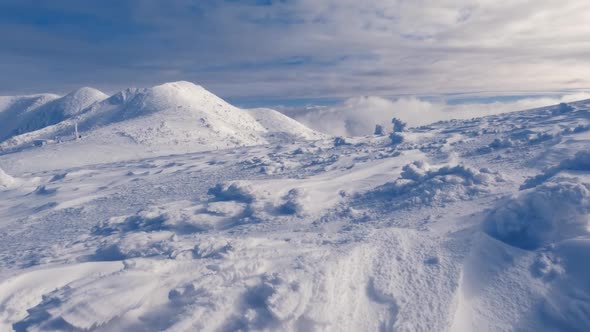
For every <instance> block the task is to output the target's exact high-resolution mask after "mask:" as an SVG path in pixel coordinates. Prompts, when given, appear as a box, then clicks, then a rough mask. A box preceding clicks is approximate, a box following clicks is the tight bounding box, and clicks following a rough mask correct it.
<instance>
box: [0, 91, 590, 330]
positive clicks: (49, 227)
mask: <svg viewBox="0 0 590 332" xmlns="http://www.w3.org/2000/svg"><path fill="white" fill-rule="evenodd" d="M74 95H80V96H86V97H80V100H81V102H80V103H79V104H76V103H75V102H73V101H70V102H68V105H75V104H76V105H79V106H77V107H73V106H72V107H71V108H69V110H72V112H71V113H68V115H67V116H66V117H65V119H64V120H63V121H60V122H58V123H55V124H50V125H48V126H45V127H43V128H41V129H39V130H35V131H32V132H29V133H25V134H22V135H17V136H10V138H8V139H7V140H5V141H4V142H3V143H2V144H3V145H2V146H3V148H5V150H4V151H2V152H0V166H1V168H2V169H3V170H5V171H6V172H3V171H0V330H1V331H13V330H14V331H48V330H49V331H54V330H58V331H62V330H66V331H68V330H74V331H75V330H93V331H235V330H256V331H276V330H280V331H375V330H380V331H473V330H481V331H514V330H516V331H570V330H572V331H585V330H588V329H590V318H589V316H588V312H590V283H589V282H588V280H590V269H588V268H587V266H586V265H587V264H586V262H587V261H588V259H590V234H589V222H590V220H589V216H590V173H589V172H590V169H589V168H588V167H587V161H588V142H590V131H588V130H585V129H584V128H587V127H588V126H589V125H590V114H589V111H588V109H589V107H590V102H589V101H582V102H577V103H571V104H568V105H566V106H563V105H556V106H548V107H545V108H540V109H535V110H527V111H523V112H516V113H510V114H502V115H494V116H489V117H485V118H475V119H469V120H453V121H446V122H438V123H434V124H431V125H428V126H423V127H419V128H407V129H406V130H405V131H404V132H403V141H400V142H398V143H397V144H391V140H390V139H389V138H388V137H387V136H365V137H347V138H346V139H345V141H344V142H345V143H346V144H337V145H335V144H334V138H333V137H330V136H328V135H324V134H320V133H317V132H314V131H311V130H310V129H308V128H306V127H304V126H302V125H300V124H298V123H297V122H295V121H294V120H291V119H288V118H286V117H284V116H283V115H280V114H278V113H276V112H274V111H272V110H265V109H264V110H242V109H239V108H236V107H233V106H231V105H229V104H227V103H226V102H224V101H223V100H221V99H219V98H218V97H216V96H214V95H213V94H211V93H210V92H208V91H207V90H205V89H204V88H202V87H200V86H197V85H194V84H192V83H188V82H175V83H168V84H164V85H160V86H157V87H153V88H148V89H128V90H124V91H121V92H119V93H116V94H114V95H113V96H111V97H105V96H102V95H101V94H100V93H97V92H96V91H94V90H91V89H82V90H81V91H79V92H78V93H74ZM19 98H25V99H23V100H26V101H27V103H31V102H32V103H35V102H39V103H42V104H47V103H48V102H50V101H45V102H40V101H39V100H38V99H36V98H38V96H37V97H18V98H16V97H15V98H8V99H6V98H5V99H2V105H8V106H2V107H4V108H3V109H5V110H7V111H8V112H12V111H10V110H9V108H11V107H12V108H11V109H12V110H14V109H16V108H14V107H16V106H10V105H16V104H14V102H13V101H14V100H17V99H19ZM19 100H20V99H19ZM52 100H64V99H63V98H58V97H55V98H53V99H52ZM23 103H24V102H23ZM89 103H90V104H89ZM28 105H29V104H28ZM27 107H29V106H27ZM36 107H39V105H37V106H34V107H33V108H30V107H29V108H26V107H25V108H21V111H22V112H26V109H29V110H33V109H36ZM51 109H54V108H51ZM46 110H50V109H49V108H46ZM3 112H5V111H2V113H3ZM19 112H20V111H19ZM2 113H0V114H2ZM64 114H65V113H64ZM0 116H2V115H0ZM201 119H204V120H201ZM74 123H78V125H79V128H80V129H81V134H82V138H81V139H73V138H72V137H71V133H72V125H73V124H74ZM162 123H164V124H162ZM150 128H151V129H150ZM576 128H581V129H576ZM0 134H6V132H0ZM6 135H8V134H6ZM56 136H62V137H64V138H63V139H61V141H60V140H59V139H56V138H55V137H56ZM66 136H68V137H69V138H68V139H66V138H65V137H66ZM34 140H46V141H47V143H46V144H45V145H42V146H31V144H29V143H32V142H33V141H34ZM8 174H9V175H8Z"/></svg>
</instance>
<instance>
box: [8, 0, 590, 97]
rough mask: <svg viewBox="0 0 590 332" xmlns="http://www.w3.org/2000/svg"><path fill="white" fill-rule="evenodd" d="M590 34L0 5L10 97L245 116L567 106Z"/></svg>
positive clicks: (20, 0)
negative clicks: (201, 100) (134, 91)
mask: <svg viewBox="0 0 590 332" xmlns="http://www.w3.org/2000/svg"><path fill="white" fill-rule="evenodd" d="M588 22H590V2H588V1H586V0H563V1H559V2H558V1H554V0H534V1H533V0H513V1H497V0H494V1H492V0H477V1H475V0H436V1H435V0H431V1H429V0H412V1H410V0H387V1H385V0H373V1H358V0H323V1H322V0H279V1H273V0H243V1H240V0H176V1H156V0H101V1H98V0H97V1H91V0H88V1H79V0H52V1H32V0H0V45H1V47H0V73H2V75H0V95H7V94H23V93H32V92H42V91H43V92H46V91H47V92H57V93H64V92H67V91H70V90H73V89H75V88H77V87H79V86H93V87H96V88H99V89H101V90H103V91H105V92H114V91H116V90H118V89H121V88H125V87H129V86H136V87H145V86H152V85H155V84H158V83H162V82H167V81H175V80H189V81H192V82H195V83H198V84H201V85H203V86H205V87H206V88H208V89H209V90H211V91H213V92H215V93H216V94H219V95H220V96H222V97H224V98H227V99H229V100H230V101H232V102H235V103H238V104H244V105H280V104H284V105H287V106H288V105H295V104H299V105H300V104H313V103H318V104H327V103H335V102H337V101H339V100H344V99H347V98H350V97H354V96H363V95H368V96H382V97H395V96H427V97H429V98H438V97H440V96H442V97H443V98H444V97H445V96H451V99H452V98H455V99H457V96H459V97H461V96H465V97H466V98H476V99H477V98H488V99H489V98H492V99H494V98H496V97H498V96H507V95H508V96H510V95H555V94H567V93H571V92H575V91H580V90H586V89H587V88H588V87H589V86H590V62H588V60H587V59H589V58H590V42H589V41H588V38H587V36H590V24H588ZM459 99H460V98H459Z"/></svg>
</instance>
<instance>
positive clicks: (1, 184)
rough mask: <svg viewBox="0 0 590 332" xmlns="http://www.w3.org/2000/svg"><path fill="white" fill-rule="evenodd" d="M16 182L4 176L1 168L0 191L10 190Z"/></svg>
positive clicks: (6, 175) (8, 176)
mask: <svg viewBox="0 0 590 332" xmlns="http://www.w3.org/2000/svg"><path fill="white" fill-rule="evenodd" d="M16 182H17V180H16V179H15V178H13V177H12V176H10V175H8V174H6V173H5V172H4V170H2V168H0V189H8V188H12V187H13V186H14V185H15V184H16Z"/></svg>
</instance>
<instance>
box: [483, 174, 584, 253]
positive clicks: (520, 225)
mask: <svg viewBox="0 0 590 332" xmlns="http://www.w3.org/2000/svg"><path fill="white" fill-rule="evenodd" d="M589 225H590V185H589V184H586V183H578V182H575V181H568V180H564V179H561V181H560V182H558V183H547V184H544V185H541V186H538V187H536V188H534V189H531V190H529V191H526V192H523V193H522V194H521V195H519V196H516V197H511V198H510V199H509V200H507V201H503V202H501V203H500V204H499V205H498V206H496V208H494V209H493V210H492V211H491V212H490V213H489V214H488V216H487V217H486V219H485V221H484V230H485V231H486V233H488V234H489V235H490V236H492V237H494V238H496V239H498V240H500V241H503V242H505V243H508V244H510V245H512V246H515V247H519V248H523V249H535V248H539V247H542V246H545V245H548V244H551V243H555V242H559V241H562V240H566V239H570V238H574V237H577V236H580V235H588V226H589Z"/></svg>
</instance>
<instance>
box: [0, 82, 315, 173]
mask: <svg viewBox="0 0 590 332" xmlns="http://www.w3.org/2000/svg"><path fill="white" fill-rule="evenodd" d="M87 92H88V91H87ZM80 94H81V93H80V92H78V93H77V94H76V95H80ZM87 94H88V95H92V94H91V93H87ZM68 96H69V95H68ZM68 96H66V97H63V98H60V99H56V100H55V101H52V102H50V103H47V104H45V105H43V106H42V107H39V108H38V111H35V113H34V116H35V119H37V121H33V120H31V121H28V122H26V123H28V124H29V125H30V127H28V128H32V127H40V128H39V129H38V130H34V131H29V130H27V131H26V132H25V133H24V134H21V135H16V136H12V137H10V139H8V140H6V141H4V142H3V143H0V148H3V149H5V150H8V151H16V150H19V149H26V148H30V147H31V145H32V144H33V143H34V142H39V141H43V142H44V143H43V144H45V143H49V144H47V146H44V147H43V149H46V150H48V151H52V150H55V149H59V150H64V149H68V150H71V152H70V153H69V155H74V154H77V153H79V152H80V151H81V150H80V149H78V148H77V147H76V146H77V145H83V146H86V147H87V148H85V150H87V151H91V150H97V151H98V150H101V151H107V150H110V151H111V152H109V153H108V154H107V155H108V156H110V157H112V158H114V159H108V160H106V161H114V160H116V159H118V158H119V159H120V158H132V157H133V156H135V157H137V156H145V155H155V154H162V153H164V154H166V153H185V152H191V151H192V152H194V151H204V150H217V149H225V148H232V147H240V146H251V145H261V144H268V143H270V142H280V141H285V140H289V141H292V140H294V139H320V138H323V137H325V135H321V134H319V133H316V132H314V131H312V130H311V129H309V128H307V127H305V126H303V125H301V124H299V123H298V122H296V121H295V120H292V119H290V118H288V117H286V116H284V115H282V114H280V113H278V112H276V111H273V110H254V111H249V110H242V109H239V108H237V107H234V106H232V105H230V104H228V103H227V102H225V101H224V100H222V99H221V98H219V97H217V96H215V95H214V94H212V93H211V92H209V91H207V90H206V89H204V88H203V87H201V86H198V85H195V84H193V83H190V82H173V83H166V84H162V85H159V86H155V87H152V88H146V89H126V90H123V91H120V92H118V93H116V94H114V95H113V96H111V97H108V98H103V97H104V96H102V95H101V96H100V98H101V99H102V100H100V101H96V102H93V103H91V104H89V103H83V104H82V105H80V106H78V107H73V106H72V105H74V103H73V102H72V100H78V99H74V98H69V99H67V101H68V103H67V105H70V107H69V108H67V110H69V112H68V113H67V114H66V112H65V111H62V109H65V108H63V107H62V108H59V107H56V106H55V105H62V104H63V103H64V100H66V98H68ZM96 99H98V97H97V98H93V99H92V100H96ZM88 104H89V105H88ZM54 110H58V111H59V112H54ZM40 115H44V117H41V116H40ZM31 117H32V116H31ZM47 119H50V120H47ZM40 120H45V122H42V121H40ZM40 123H45V124H50V125H48V126H44V127H42V128H41V126H40V125H39V124H40ZM76 126H77V127H78V130H79V133H80V134H81V135H82V136H83V137H82V139H81V140H73V138H74V136H73V133H74V130H75V127H76ZM21 127H23V125H21ZM278 133H280V134H278ZM56 143H59V144H57V145H59V147H58V146H55V145H56ZM123 147H126V148H123ZM123 150H125V151H127V152H123ZM94 156H95V155H92V157H90V158H94ZM88 158H89V157H88V156H85V157H84V158H79V157H76V158H75V159H76V160H79V161H81V160H87V159H88ZM97 158H98V157H97ZM93 162H99V161H98V159H96V160H95V159H93Z"/></svg>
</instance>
